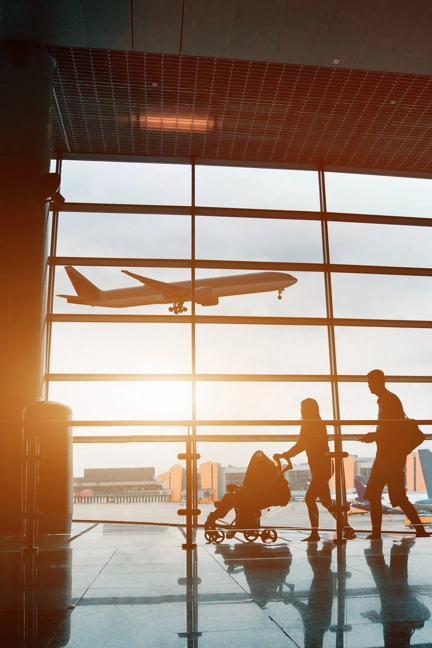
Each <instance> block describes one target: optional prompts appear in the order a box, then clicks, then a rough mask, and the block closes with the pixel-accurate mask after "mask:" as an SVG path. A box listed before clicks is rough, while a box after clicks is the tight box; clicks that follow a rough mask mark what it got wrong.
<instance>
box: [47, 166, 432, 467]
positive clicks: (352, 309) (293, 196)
mask: <svg viewBox="0 0 432 648" xmlns="http://www.w3.org/2000/svg"><path fill="white" fill-rule="evenodd" d="M61 192H62V194H63V195H64V197H65V198H66V200H67V201H68V202H89V203H91V202H103V203H138V204H140V203H141V204H162V205H163V204H172V205H188V204H190V167H188V166H185V165H162V164H135V163H107V162H97V163H96V162H77V161H64V163H63V173H62V186H61ZM326 192H327V208H328V210H329V211H339V212H351V213H366V214H386V215H403V216H423V217H432V213H431V211H432V182H431V181H428V180H422V179H408V178H392V177H379V176H366V175H353V174H351V175H348V174H345V175H344V174H336V173H328V174H326ZM196 203H197V205H207V206H213V207H227V208H230V207H233V208H234V207H242V208H246V209H247V208H263V209H266V208H268V209H289V210H297V209H298V210H310V211H318V210H319V195H318V177H317V174H316V173H315V172H309V171H308V172H305V171H287V170H269V169H244V168H226V167H199V166H198V167H197V169H196ZM329 236H330V257H331V261H332V262H333V263H358V264H365V265H403V266H415V267H430V262H431V249H432V228H418V227H393V226H388V225H369V224H345V223H329ZM57 254H58V255H59V256H101V257H109V256H118V257H125V258H128V257H130V258H162V259H164V258H166V259H168V258H175V259H187V258H189V256H190V218H189V217H188V216H166V215H129V214H94V213H85V214H78V213H75V214H70V213H64V214H61V215H60V222H59V236H58V246H57ZM196 258H197V259H205V260H244V261H276V262H278V261H279V262H311V263H319V262H321V261H322V251H321V231H320V223H319V222H314V221H295V220H290V221H283V220H278V219H271V220H269V219H266V220H265V221H262V220H258V219H248V218H212V217H197V219H196ZM125 269H130V270H132V271H134V272H137V273H139V274H144V275H147V276H150V277H153V278H156V279H161V280H163V281H181V280H185V279H189V278H190V270H187V269H176V268H138V269H137V268H133V267H130V268H127V266H126V267H125ZM79 270H80V271H81V272H83V274H85V275H86V276H87V277H88V278H89V279H90V280H91V281H93V282H94V283H95V284H96V285H97V286H98V287H100V288H102V289H108V288H119V287H126V286H134V285H137V284H136V282H135V281H134V280H133V279H132V278H130V277H127V276H126V275H124V274H123V273H121V272H120V270H121V269H120V268H102V267H80V268H79ZM233 272H234V271H222V270H217V269H215V270H213V269H210V270H198V271H197V277H198V278H201V277H206V276H219V275H221V274H233ZM236 272H238V271H236ZM292 274H293V275H294V276H295V277H296V278H297V279H298V282H297V283H296V284H295V285H294V286H292V287H290V288H288V289H286V291H285V292H284V295H283V299H282V300H281V301H278V300H277V294H276V293H266V294H259V295H245V296H239V297H227V298H223V299H222V300H221V301H220V303H219V305H218V306H214V307H201V306H198V305H197V307H196V312H197V314H208V315H212V314H214V315H245V316H282V317H291V316H303V317H324V316H325V293H324V280H323V276H322V274H320V273H312V272H309V273H308V272H293V273H292ZM332 288H333V299H334V313H335V316H336V317H359V318H389V319H398V318H400V319H421V320H432V299H431V296H432V291H431V288H432V278H431V277H397V276H385V275H381V276H380V275H352V274H333V275H332ZM55 293H56V294H73V289H72V287H71V285H70V282H69V280H68V277H67V275H66V273H65V271H64V269H63V268H62V267H59V268H58V269H57V271H56V278H55ZM54 312H57V313H70V314H72V313H109V312H113V313H119V311H118V310H117V309H96V308H95V309H92V308H91V307H84V306H79V305H72V304H67V303H66V302H65V300H64V299H61V298H58V297H57V298H56V299H55V303H54ZM121 312H123V313H142V314H153V313H163V314H166V313H167V312H168V310H167V306H166V305H160V306H147V307H138V308H133V309H122V311H121ZM174 317H177V319H178V324H176V325H164V324H147V323H141V324H114V323H109V324H108V323H104V324H96V323H56V324H54V326H53V338H52V362H51V372H52V373H75V372H77V373H78V372H79V373H86V372H88V373H103V372H107V373H187V372H190V370H191V355H190V354H191V339H190V327H189V326H188V325H186V324H181V316H174V315H173V318H174ZM196 341H197V355H196V358H197V372H198V373H254V374H255V373H257V374H260V373H263V374H266V373H268V374H269V373H271V374H283V373H288V374H296V373H299V374H313V373H317V374H322V373H323V374H328V373H329V372H330V370H329V360H328V350H327V331H326V329H325V328H324V327H299V326H293V327H284V326H248V327H245V326H239V325H224V326H217V325H198V326H197V329H196ZM336 343H337V365H338V371H339V373H341V374H366V373H367V372H368V371H370V370H371V369H373V368H376V367H379V368H381V369H383V370H384V371H385V372H386V373H388V374H413V375H430V374H431V366H432V331H431V330H428V329H416V330H410V329H388V328H367V329H365V328H363V329H356V328H352V327H339V328H338V329H337V330H336ZM339 389H340V401H341V416H342V418H366V419H367V418H375V417H376V411H377V410H376V398H375V397H374V396H372V395H371V394H370V393H369V391H368V389H367V385H366V383H342V384H340V387H339ZM390 389H391V390H393V391H395V392H396V393H397V394H398V395H399V396H400V397H401V399H402V402H403V404H404V406H405V411H406V413H407V414H408V415H409V416H411V417H415V418H432V413H431V410H430V403H431V401H432V398H431V396H432V385H431V384H429V385H419V384H411V385H409V384H392V385H390ZM49 396H50V399H52V400H57V401H60V402H64V403H66V404H67V405H69V406H71V407H72V409H73V412H74V418H75V419H157V418H162V419H173V420H175V419H187V418H190V417H191V407H190V402H191V398H190V397H191V390H190V385H188V384H187V383H185V382H175V383H174V382H171V383H168V384H164V383H162V382H148V381H146V382H123V383H114V382H103V383H94V382H83V383H79V382H69V383H61V382H53V383H52V384H51V386H50V394H49ZM306 397H313V398H316V399H317V400H318V402H319V404H320V408H321V414H322V416H323V418H332V409H331V393H330V387H329V385H327V384H324V383H283V382H281V383H240V384H239V383H234V382H226V383H222V382H213V383H198V385H197V418H198V419H296V418H299V416H300V414H299V404H300V401H301V400H302V399H304V398H306ZM356 430H357V431H358V432H359V434H360V432H361V430H360V429H359V428H357V429H356ZM161 431H163V429H162V428H154V429H145V428H140V429H134V428H127V429H123V430H119V429H116V428H105V429H103V428H89V429H81V428H77V429H75V434H103V435H105V434H121V433H126V434H145V433H149V434H151V433H155V434H158V433H161ZM165 431H166V432H167V433H175V434H184V433H185V430H184V429H182V428H174V427H172V428H169V429H166V430H165ZM253 431H254V432H256V433H259V432H263V433H267V432H269V433H272V434H274V433H280V434H281V437H282V438H281V442H280V444H279V443H278V444H267V445H266V444H264V445H263V444H259V443H258V442H257V444H255V442H249V443H244V444H236V445H235V446H234V445H233V444H228V443H227V444H225V443H224V444H222V443H220V444H210V443H205V444H200V445H201V447H200V448H199V452H200V453H201V456H202V459H201V460H202V461H206V460H209V459H211V460H213V461H220V462H221V463H222V464H223V465H229V464H230V465H237V466H244V465H247V463H248V461H249V458H250V456H251V455H252V453H253V452H254V451H255V450H256V449H258V447H260V448H261V449H263V450H264V451H266V452H267V453H268V454H272V453H274V452H281V451H283V450H284V449H286V448H287V443H286V442H284V440H283V435H284V434H287V433H288V434H292V433H296V428H290V429H288V428H282V429H281V428H278V427H271V426H268V427H267V428H266V429H262V428H261V429H260V428H254V430H253ZM329 431H331V430H329ZM345 431H347V432H353V431H354V430H353V429H346V430H345ZM425 431H429V430H427V429H425ZM431 431H432V430H431ZM207 432H215V433H219V434H222V433H228V432H233V433H236V434H238V433H241V432H244V433H250V432H251V429H243V428H237V427H236V428H233V429H230V430H224V429H222V428H217V429H213V430H210V429H207V428H206V429H203V430H198V433H202V434H204V433H207ZM430 447H432V445H431V446H430ZM346 449H347V450H348V452H350V453H352V454H359V455H365V456H370V454H371V448H370V446H363V445H362V444H359V443H347V444H346ZM183 450H184V448H182V447H177V446H174V445H173V444H167V443H152V444H146V445H140V444H122V445H118V444H116V445H78V444H75V447H74V474H75V476H80V475H82V474H83V469H84V468H95V467H124V466H143V465H145V466H154V467H155V468H156V471H157V473H161V472H164V471H166V470H167V469H168V468H169V466H170V465H173V464H174V463H177V458H176V457H177V454H178V452H182V451H183ZM298 459H299V461H305V457H304V456H299V458H298Z"/></svg>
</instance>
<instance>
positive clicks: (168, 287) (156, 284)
mask: <svg viewBox="0 0 432 648" xmlns="http://www.w3.org/2000/svg"><path fill="white" fill-rule="evenodd" d="M122 272H124V274H127V275H129V277H132V279H136V280H137V281H140V282H141V283H142V284H144V285H145V286H150V287H151V288H153V289H154V290H155V291H157V292H158V293H160V294H161V295H163V296H164V297H165V298H166V299H172V300H176V299H177V300H180V299H181V298H182V297H183V298H186V297H187V296H188V295H190V289H189V288H185V287H184V286H180V285H179V284H175V283H166V282H165V281H157V280H156V279H150V278H149V277H143V276H142V275H138V274H135V273H134V272H129V270H122Z"/></svg>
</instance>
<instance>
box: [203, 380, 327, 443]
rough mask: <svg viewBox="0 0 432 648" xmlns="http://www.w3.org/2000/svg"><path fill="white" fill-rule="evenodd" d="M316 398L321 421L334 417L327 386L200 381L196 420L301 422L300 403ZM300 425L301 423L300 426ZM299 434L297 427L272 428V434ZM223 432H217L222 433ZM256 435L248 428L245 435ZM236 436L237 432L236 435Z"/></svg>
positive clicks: (319, 384)
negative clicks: (288, 420)
mask: <svg viewBox="0 0 432 648" xmlns="http://www.w3.org/2000/svg"><path fill="white" fill-rule="evenodd" d="M305 398H315V399H316V400H317V401H318V403H319V406H320V412H321V416H322V418H333V415H332V405H331V391H330V385H329V384H328V383H306V382H304V383H291V382H289V383H288V382H284V383H278V382H271V383H269V382H266V383H258V382H247V383H246V382H244V383H239V382H202V383H201V382H199V383H198V384H197V418H198V419H210V420H217V419H222V420H223V419H226V420H229V419H244V420H252V419H256V420H263V419H269V420H271V419H274V420H280V419H300V402H301V401H302V400H304V399H305ZM299 425H300V423H299ZM279 432H281V433H284V434H298V432H299V430H298V428H291V427H290V428H287V427H285V428H283V429H281V428H279V427H277V428H275V429H274V430H273V431H272V432H271V433H272V434H278V433H279ZM221 433H222V432H219V434H221ZM254 433H259V430H255V428H254V429H249V430H248V434H254ZM235 434H238V432H235Z"/></svg>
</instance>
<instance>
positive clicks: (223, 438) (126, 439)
mask: <svg viewBox="0 0 432 648" xmlns="http://www.w3.org/2000/svg"><path fill="white" fill-rule="evenodd" d="M341 436H342V442H343V441H357V440H358V434H357V435H356V434H342V435H341ZM425 436H426V440H427V441H431V440H432V434H426V435H425ZM188 438H189V437H188V436H187V435H166V436H159V437H156V436H152V435H129V436H112V437H110V436H87V435H86V436H84V435H82V436H81V435H77V436H74V437H73V443H74V444H75V443H76V444H79V443H186V442H187V441H188ZM328 438H329V441H333V440H334V434H328ZM281 440H282V441H283V442H284V443H295V442H296V441H298V434H284V435H282V434H256V435H240V434H237V435H235V434H234V435H233V434H231V435H229V436H228V435H221V434H208V435H207V434H198V435H196V436H195V437H194V441H196V443H227V442H229V443H254V442H255V443H256V442H258V441H259V442H260V443H280V442H281Z"/></svg>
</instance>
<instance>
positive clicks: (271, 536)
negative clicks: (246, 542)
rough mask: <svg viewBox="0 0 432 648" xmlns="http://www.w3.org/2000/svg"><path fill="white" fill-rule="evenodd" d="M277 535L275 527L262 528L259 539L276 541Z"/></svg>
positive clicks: (267, 541)
mask: <svg viewBox="0 0 432 648" xmlns="http://www.w3.org/2000/svg"><path fill="white" fill-rule="evenodd" d="M277 537H278V535H277V532H276V529H264V531H263V532H262V533H261V540H262V541H263V542H266V543H269V542H276V540H277Z"/></svg>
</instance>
